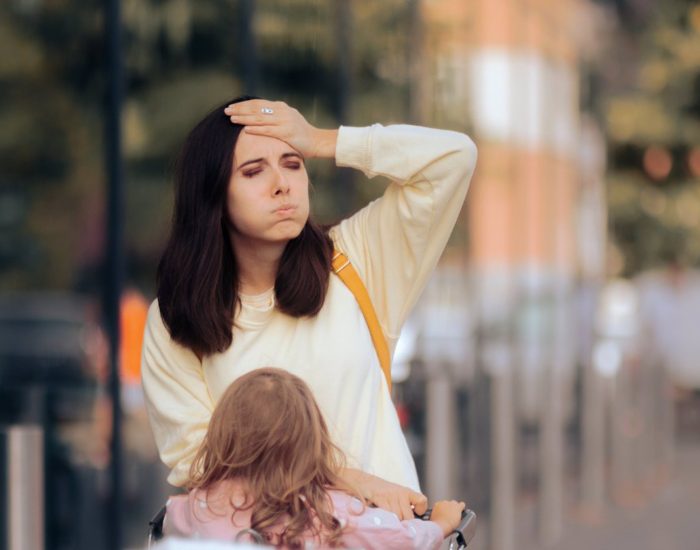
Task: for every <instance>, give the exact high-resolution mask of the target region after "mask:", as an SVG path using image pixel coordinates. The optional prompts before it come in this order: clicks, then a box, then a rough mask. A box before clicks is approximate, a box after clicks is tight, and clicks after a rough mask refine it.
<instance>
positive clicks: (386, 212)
mask: <svg viewBox="0 0 700 550" xmlns="http://www.w3.org/2000/svg"><path fill="white" fill-rule="evenodd" d="M336 162H337V164H338V165H339V166H349V167H353V168H357V169H359V170H362V171H363V172H364V173H365V174H366V175H367V176H368V177H370V178H371V177H374V176H376V175H381V176H385V177H387V178H389V179H390V180H391V183H390V185H389V186H388V187H387V189H386V191H385V193H384V195H383V196H382V197H381V198H379V199H377V200H375V201H373V202H372V203H370V204H369V205H367V206H366V207H365V208H363V209H362V210H360V211H359V212H357V213H356V214H355V215H353V216H352V217H350V218H348V219H346V220H344V221H342V222H341V223H340V224H339V225H337V226H336V227H334V228H333V229H332V231H331V236H332V238H333V240H334V242H335V245H336V246H337V247H338V248H339V249H340V250H341V251H343V252H344V253H345V254H346V255H347V256H348V258H349V259H350V261H351V262H352V264H353V266H354V267H355V269H356V270H357V272H358V274H359V275H360V277H361V278H362V280H363V282H364V283H365V286H366V287H367V291H368V293H369V295H370V298H371V300H372V303H373V305H374V308H375V310H376V312H377V316H378V318H379V321H380V323H381V324H382V329H383V330H384V333H385V335H386V337H387V338H388V340H389V346H390V349H391V350H392V352H393V349H394V346H395V344H396V341H397V340H398V337H399V333H400V331H401V326H402V325H403V323H404V321H405V320H406V318H407V317H408V314H409V313H410V311H411V309H412V308H413V306H414V305H415V303H416V301H417V300H418V298H419V296H420V293H421V292H422V290H423V288H424V287H425V285H426V283H427V280H428V277H429V276H430V273H431V272H432V271H433V269H434V268H435V266H436V264H437V261H438V259H439V258H440V255H441V254H442V251H443V249H444V248H445V245H446V244H447V240H448V239H449V237H450V234H451V232H452V228H453V227H454V225H455V223H456V221H457V217H458V216H459V212H460V210H461V208H462V203H463V202H464V197H465V196H466V193H467V189H468V187H469V182H470V180H471V176H472V174H473V172H474V167H475V165H476V146H475V145H474V143H473V142H472V141H471V140H470V139H469V138H468V137H467V136H466V135H464V134H460V133H457V132H452V131H448V130H434V129H429V128H421V127H416V126H407V125H395V126H387V127H384V126H381V125H378V124H375V125H374V126H371V127H369V128H350V127H341V129H340V131H339V134H338V144H337V147H336Z"/></svg>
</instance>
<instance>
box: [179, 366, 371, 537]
mask: <svg viewBox="0 0 700 550" xmlns="http://www.w3.org/2000/svg"><path fill="white" fill-rule="evenodd" d="M344 462H345V458H344V455H343V454H342V452H341V451H340V450H339V449H338V448H337V447H336V446H335V445H334V444H333V442H332V441H331V438H330V435H329V434H328V429H327V427H326V423H325V422H324V420H323V416H322V414H321V411H320V410H319V408H318V405H317V404H316V401H315V400H314V398H313V395H312V393H311V390H310V389H309V387H308V386H307V385H306V383H305V382H304V381H303V380H301V379H300V378H299V377H297V376H295V375H293V374H291V373H289V372H287V371H285V370H282V369H275V368H262V369H257V370H254V371H252V372H249V373H248V374H245V375H243V376H241V377H239V378H237V379H236V380H235V381H234V382H233V383H232V384H231V385H230V386H229V387H228V389H227V390H226V391H225V392H224V395H223V396H222V397H221V400H220V401H219V403H218V405H217V406H216V408H215V409H214V412H213V414H212V417H211V420H210V421H209V427H208V429H207V433H206V435H205V437H204V440H203V442H202V445H201V447H200V448H199V451H198V453H197V455H196V456H195V458H194V461H193V462H192V465H191V467H190V479H189V482H188V483H187V488H188V489H189V490H201V491H207V490H209V489H211V488H213V487H215V485H216V484H217V483H220V482H222V481H227V480H239V481H240V482H242V485H243V487H244V494H245V500H244V502H243V503H238V504H234V502H233V500H234V496H233V495H231V496H230V498H229V503H230V506H231V507H232V509H233V513H232V516H231V521H232V522H234V523H235V521H234V520H235V515H236V513H237V511H240V510H251V527H252V528H253V529H255V530H256V531H258V533H261V534H262V535H263V537H264V538H265V540H266V542H268V543H271V544H274V545H284V546H288V547H291V548H300V547H303V543H304V536H305V535H306V536H308V535H309V534H311V535H312V536H313V537H315V538H316V539H317V540H321V541H322V542H323V544H325V545H330V546H335V545H337V544H338V543H339V542H340V537H341V535H342V526H341V525H340V523H339V522H338V520H337V519H336V518H334V517H333V505H332V502H331V501H330V497H329V495H328V489H330V488H337V489H341V490H344V491H346V492H349V493H351V494H355V495H357V491H355V490H353V489H352V488H351V487H349V486H347V485H345V484H344V483H343V482H342V481H341V479H340V478H339V476H338V473H339V471H340V468H341V467H342V466H343V465H344Z"/></svg>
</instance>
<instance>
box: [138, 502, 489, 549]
mask: <svg viewBox="0 0 700 550" xmlns="http://www.w3.org/2000/svg"><path fill="white" fill-rule="evenodd" d="M431 513H432V509H430V508H429V509H428V510H427V511H426V512H425V514H423V515H422V516H418V517H419V518H420V519H422V520H429V519H430V514H431ZM164 519H165V506H163V507H162V508H161V509H160V510H159V511H158V513H157V514H156V515H155V516H154V517H153V519H152V520H151V521H149V522H148V549H149V550H150V549H151V545H152V544H153V543H155V542H157V541H159V540H161V539H162V538H163V520H164ZM475 534H476V514H475V513H474V512H473V511H472V510H469V509H467V510H464V511H463V512H462V521H461V522H460V523H459V526H458V527H457V529H455V530H454V531H453V532H452V534H450V536H449V537H448V541H449V546H448V548H449V549H450V550H455V549H456V550H462V549H463V548H466V547H467V545H468V544H469V543H470V542H471V540H472V538H473V537H474V535H475ZM244 537H249V538H250V539H251V540H252V541H253V542H254V543H256V544H265V541H264V540H263V538H262V536H260V534H259V533H258V532H257V531H255V530H254V529H244V530H243V531H241V532H240V533H239V534H238V536H237V537H236V542H240V541H241V540H242V539H243V538H244Z"/></svg>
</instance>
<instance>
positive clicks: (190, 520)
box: [163, 482, 443, 550]
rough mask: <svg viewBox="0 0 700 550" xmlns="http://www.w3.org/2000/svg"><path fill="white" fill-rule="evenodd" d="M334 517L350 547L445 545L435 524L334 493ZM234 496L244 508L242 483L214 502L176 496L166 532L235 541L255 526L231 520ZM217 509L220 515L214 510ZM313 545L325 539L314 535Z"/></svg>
mask: <svg viewBox="0 0 700 550" xmlns="http://www.w3.org/2000/svg"><path fill="white" fill-rule="evenodd" d="M329 495H330V497H331V500H332V502H333V507H334V509H335V517H336V518H337V519H338V521H340V524H341V525H343V526H344V527H345V528H344V532H343V538H342V542H343V545H344V546H345V547H349V548H366V549H377V550H391V549H394V548H395V549H397V550H398V549H406V548H414V549H416V550H432V549H435V550H437V549H438V548H440V545H441V544H442V541H443V534H442V529H440V526H438V524H437V523H435V522H433V521H423V520H420V519H410V520H405V521H399V519H398V517H397V516H396V514H394V513H392V512H388V511H386V510H382V509H381V508H369V507H365V506H363V505H362V503H361V502H360V501H359V500H358V499H356V498H354V497H351V496H350V495H348V494H346V493H343V492H340V491H329ZM229 498H232V499H233V502H234V503H237V504H242V502H243V500H242V498H243V497H242V492H241V489H240V485H237V484H234V483H232V482H227V483H226V487H222V488H221V489H219V488H217V489H215V490H214V491H210V492H209V502H207V500H206V499H205V495H204V493H203V492H201V491H192V492H190V493H189V494H188V495H178V496H174V497H171V498H170V499H169V500H168V503H167V512H166V515H165V522H164V525H163V531H164V534H165V535H166V536H179V537H187V538H190V537H194V538H203V539H217V540H227V541H233V540H234V539H235V537H236V535H237V534H238V533H239V532H240V531H242V530H244V529H246V528H248V527H250V511H249V510H246V511H240V512H238V513H237V514H236V516H235V524H234V523H233V522H232V521H231V512H232V511H233V509H232V507H231V505H230V504H229ZM210 505H211V508H214V510H215V511H216V512H213V511H212V509H211V508H210ZM308 540H309V542H312V543H315V544H319V542H320V541H318V540H317V539H314V537H312V536H311V535H309V539H308Z"/></svg>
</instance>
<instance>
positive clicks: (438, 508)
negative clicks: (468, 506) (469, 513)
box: [430, 500, 465, 536]
mask: <svg viewBox="0 0 700 550" xmlns="http://www.w3.org/2000/svg"><path fill="white" fill-rule="evenodd" d="M464 508H465V504H464V502H457V501H456V500H440V501H438V502H436V503H435V506H433V512H432V514H430V521H434V522H435V523H437V524H438V525H439V526H440V529H442V533H443V535H444V536H448V535H449V534H450V533H451V532H452V531H454V530H455V529H457V527H459V522H460V521H462V511H463V510H464Z"/></svg>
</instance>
